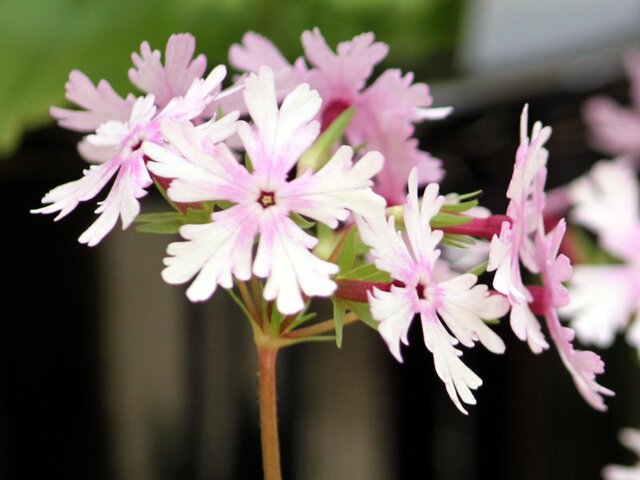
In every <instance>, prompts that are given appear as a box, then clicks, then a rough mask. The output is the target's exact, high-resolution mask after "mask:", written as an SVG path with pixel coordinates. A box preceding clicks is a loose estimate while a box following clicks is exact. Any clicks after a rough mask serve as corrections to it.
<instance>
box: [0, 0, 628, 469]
mask: <svg viewBox="0 0 640 480" xmlns="http://www.w3.org/2000/svg"><path fill="white" fill-rule="evenodd" d="M314 26H319V27H320V29H321V30H322V32H323V34H324V35H325V37H326V38H327V40H328V42H329V43H330V44H331V45H332V46H335V44H336V43H337V42H338V41H341V40H347V39H350V38H351V37H353V36H354V35H356V34H358V33H361V32H363V31H374V32H375V33H376V36H377V39H379V40H381V41H384V42H387V43H388V44H389V45H390V46H391V51H390V55H389V57H388V58H387V60H386V61H385V63H384V65H382V67H381V68H386V67H401V68H402V69H403V70H405V71H414V72H416V78H417V80H419V81H424V82H427V83H429V84H430V85H431V86H432V90H433V95H434V98H435V102H436V105H438V106H442V105H452V106H454V107H455V113H454V114H453V115H452V116H451V117H450V118H449V119H447V120H445V121H442V122H438V123H431V124H428V125H424V126H420V127H419V129H418V133H419V136H420V138H421V145H422V146H423V148H424V149H426V150H428V151H430V152H432V153H433V154H434V155H436V156H438V157H440V158H442V159H443V160H444V165H445V169H446V171H447V177H446V179H445V181H444V187H443V188H444V191H460V192H466V191H470V190H475V189H477V188H482V189H483V190H484V191H485V195H484V197H483V199H482V201H483V203H484V204H486V206H488V207H490V208H492V209H495V210H496V211H501V210H503V209H504V208H505V206H506V200H505V198H504V192H505V190H506V185H507V183H508V180H509V178H510V176H511V169H512V165H513V160H514V155H515V150H516V148H517V144H518V119H519V114H520V111H521V109H522V105H523V104H524V103H525V102H528V103H529V104H530V119H532V120H533V119H535V120H541V121H543V122H544V123H545V124H548V125H551V126H552V127H553V131H554V133H553V137H552V140H551V142H550V144H549V150H550V152H551V157H550V163H549V172H550V178H549V185H550V187H554V186H558V185H562V184H564V183H566V182H568V181H569V180H571V179H572V178H574V177H575V176H576V175H579V174H581V173H583V172H585V171H586V170H587V169H588V167H589V165H591V164H592V163H593V162H594V161H595V160H597V159H598V158H600V154H599V153H598V152H594V151H592V150H590V149H589V148H588V146H587V137H586V132H585V128H584V124H583V122H582V120H581V113H580V106H581V104H582V103H583V101H584V100H585V99H586V98H588V97H589V96H591V95H593V94H594V93H596V92H600V93H602V92H604V93H606V94H609V95H612V96H614V97H615V98H617V99H619V100H620V101H622V102H625V103H626V102H628V95H627V89H628V84H627V82H626V80H625V78H624V75H623V71H622V67H621V56H622V54H623V52H625V51H627V50H628V49H630V48H633V47H634V46H635V47H637V46H638V45H640V28H639V27H640V0H608V1H607V2H602V1H600V0H564V1H563V2H557V1H552V0H535V1H533V0H469V1H463V0H366V1H365V0H309V1H305V2H297V3H288V2H285V1H284V0H271V1H269V0H217V1H215V2H214V1H213V0H183V1H181V2H171V1H169V0H157V1H155V2H146V3H142V2H125V1H123V0H94V1H91V2H86V1H81V0H50V1H46V2H45V1H42V0H4V1H3V2H0V157H1V160H0V219H1V220H2V229H3V235H2V236H1V237H0V251H2V252H4V255H5V256H6V257H5V260H4V261H3V262H2V270H1V271H2V272H3V274H4V275H3V277H4V279H5V281H4V287H3V289H2V293H1V294H0V300H1V302H2V307H3V308H2V309H1V310H0V311H1V312H2V323H1V325H2V329H1V333H0V479H2V480H4V479H7V480H18V479H20V480H21V479H25V480H26V479H41V478H65V479H67V480H73V479H83V480H86V479H118V480H155V479H159V480H165V479H166V480H174V479H175V480H177V479H180V480H218V479H220V480H226V479H253V478H260V476H261V474H260V446H259V436H258V420H257V398H256V376H255V371H256V367H255V355H254V352H253V346H252V340H251V332H250V329H249V326H248V324H247V322H246V321H245V320H244V319H243V318H242V317H241V316H240V314H239V312H238V311H237V310H236V309H235V307H234V305H232V304H231V303H230V302H229V300H228V298H227V297H226V296H225V294H224V293H222V292H220V293H218V295H216V297H215V299H214V300H213V301H212V302H211V303H210V304H208V305H204V306H203V305H198V306H194V305H190V304H188V302H186V300H185V298H184V294H183V289H182V288H180V287H168V286H166V285H164V284H163V283H162V281H161V279H160V275H159V273H160V270H161V267H162V266H161V258H162V256H163V254H164V250H165V248H166V244H167V243H168V240H169V239H168V238H167V237H164V236H162V237H161V236H151V235H141V234H136V233H135V232H133V231H132V230H131V231H126V232H120V231H114V233H113V234H112V235H110V236H109V237H108V238H107V240H105V241H103V242H102V243H101V244H100V245H99V246H97V247H95V248H87V247H85V246H82V245H79V244H78V243H77V240H76V239H77V237H78V236H79V234H80V233H81V232H82V231H84V229H85V228H86V227H87V226H88V225H89V224H90V222H91V221H92V217H93V213H92V211H93V209H94V208H95V204H94V202H89V205H82V206H80V207H79V208H78V209H76V211H75V212H73V213H72V214H71V215H69V216H68V217H67V218H65V219H64V220H63V221H61V222H59V223H54V222H53V221H52V218H51V217H48V216H47V217H45V216H32V215H29V213H28V210H29V209H31V208H35V207H37V206H38V205H39V201H40V198H41V197H42V195H43V194H44V193H45V192H46V191H48V190H49V189H51V188H52V187H54V186H56V185H59V184H61V183H64V182H67V181H70V180H73V179H76V178H78V177H79V176H80V174H81V170H82V169H83V168H85V164H84V163H83V161H82V160H81V159H80V157H79V156H78V154H77V153H76V150H75V145H76V143H77V142H78V140H79V139H80V136H79V135H77V134H74V133H72V132H68V131H66V130H62V129H60V128H57V127H56V126H54V125H53V123H52V122H51V120H50V118H49V115H48V108H49V105H64V83H65V81H66V78H67V75H68V73H69V71H70V70H71V69H74V68H75V69H80V70H82V71H84V72H85V73H87V74H88V75H89V76H90V77H91V78H92V80H94V81H97V80H98V79H101V78H106V79H108V80H109V81H110V82H111V83H112V84H113V85H114V86H115V88H116V90H117V91H118V92H119V93H121V94H125V93H127V92H128V91H130V89H131V88H132V87H131V86H130V85H129V84H128V80H127V76H126V72H127V70H128V68H129V65H130V53H131V52H132V51H135V50H138V48H139V45H140V42H141V41H142V40H148V41H149V42H150V43H151V45H152V47H154V48H158V49H163V47H164V44H165V42H166V40H167V38H168V37H169V35H170V34H171V33H174V32H184V31H187V32H191V33H193V34H194V35H195V36H196V37H197V41H198V46H197V52H198V53H205V54H206V55H207V57H208V59H209V65H210V66H212V65H215V64H218V63H226V59H227V50H228V47H229V46H230V44H231V43H233V42H238V41H239V40H240V38H241V36H242V34H243V33H244V32H245V31H247V30H255V31H258V32H260V33H262V34H264V35H266V36H267V37H269V38H271V39H272V40H273V41H274V42H275V43H276V45H278V46H279V47H280V48H281V49H282V51H283V52H284V53H285V55H286V56H287V57H288V58H289V59H291V60H293V59H294V58H296V57H297V56H299V55H300V54H301V53H302V52H301V47H300V41H299V38H300V34H301V32H302V31H303V30H304V29H309V28H312V27H314ZM143 208H144V209H145V211H154V210H159V209H162V208H163V206H162V202H161V200H160V198H157V197H156V196H155V195H153V194H150V195H149V196H148V197H147V198H146V199H145V201H144V206H143ZM116 230H117V229H116ZM320 308H323V307H322V306H320ZM328 315H330V312H327V316H328ZM507 327H508V326H507V325H501V326H499V327H498V331H499V333H500V334H501V336H502V337H503V338H505V340H506V342H507V353H506V354H505V355H504V356H494V355H492V354H490V353H488V352H486V351H483V350H482V349H481V348H476V349H474V350H472V351H465V361H466V362H467V364H468V365H469V366H470V367H471V368H472V369H473V370H474V371H476V372H477V373H478V374H479V375H480V376H481V377H482V378H483V380H484V385H483V386H482V387H481V388H480V389H479V391H478V394H477V399H478V406H477V407H474V408H472V409H471V412H470V415H469V417H465V416H463V415H461V414H460V413H459V412H458V411H457V410H456V409H455V408H454V406H453V405H452V404H451V402H450V400H449V399H448V397H447V396H446V394H445V392H444V388H443V386H442V384H441V382H440V380H439V379H437V377H436V374H435V372H434V368H433V361H432V357H431V355H430V354H429V353H428V352H427V351H426V349H425V347H424V345H423V343H422V340H421V332H420V329H419V328H416V329H412V331H411V339H410V340H411V342H410V343H411V347H410V348H408V349H407V350H406V351H405V363H404V364H403V365H400V364H398V363H396V362H395V360H394V359H393V358H392V357H391V355H389V353H388V351H387V349H386V346H385V345H384V344H383V342H382V341H381V339H380V338H379V336H378V335H376V334H375V332H373V331H371V330H370V329H368V328H367V327H364V326H361V325H357V326H353V327H349V328H348V329H347V332H346V335H345V340H344V346H343V348H342V349H341V350H337V349H336V348H335V346H334V345H333V344H315V345H304V346H300V347H296V348H292V349H288V350H287V351H284V352H283V353H282V354H281V356H280V360H279V361H280V363H279V389H280V391H279V400H280V422H281V435H282V449H283V461H284V473H285V478H288V479H294V478H295V479H305V480H309V479H311V480H315V479H318V480H320V479H322V480H326V479H336V480H341V479H350V480H359V479H363V480H377V479H379V480H387V479H401V480H404V479H416V478H429V479H437V480H445V479H471V480H474V479H514V478H517V479H531V480H534V479H535V480H539V479H558V480H566V479H574V478H575V479H577V478H579V479H595V478H599V471H600V469H601V467H602V466H603V465H605V464H607V463H612V462H617V463H624V462H631V460H632V458H631V457H630V454H629V453H627V452H625V451H624V450H623V449H622V447H620V446H619V445H618V444H617V440H616V433H617V431H618V430H619V428H621V427H623V426H626V425H635V426H638V425H640V408H639V407H638V405H640V368H639V366H638V361H637V357H636V354H635V352H634V351H632V350H631V348H629V347H627V346H626V344H625V343H624V342H623V341H622V340H620V341H619V342H618V343H616V345H614V347H613V348H611V349H609V350H606V351H602V352H599V353H601V355H602V356H603V358H604V359H605V361H606V363H607V371H606V373H605V374H604V375H603V376H602V381H601V383H602V384H604V385H606V386H608V387H610V388H612V389H613V390H615V391H616V392H617V396H616V397H614V398H612V399H610V400H609V401H608V404H609V405H610V410H609V412H608V413H606V414H602V413H598V412H595V411H593V410H592V409H590V408H589V407H588V406H587V405H586V404H585V402H584V401H583V400H582V399H581V398H580V397H579V395H578V394H577V392H576V390H575V387H574V385H573V383H572V381H571V379H570V376H569V374H568V373H567V372H566V371H565V369H564V368H563V366H562V364H561V362H560V359H559V357H558V356H557V353H556V352H555V351H554V350H553V349H552V350H551V351H547V352H545V353H543V354H542V355H539V356H534V355H533V354H531V353H530V352H529V351H528V349H527V348H526V346H525V345H523V344H521V343H520V342H518V341H517V340H516V339H515V337H514V336H513V335H512V334H511V332H510V331H508V328H507Z"/></svg>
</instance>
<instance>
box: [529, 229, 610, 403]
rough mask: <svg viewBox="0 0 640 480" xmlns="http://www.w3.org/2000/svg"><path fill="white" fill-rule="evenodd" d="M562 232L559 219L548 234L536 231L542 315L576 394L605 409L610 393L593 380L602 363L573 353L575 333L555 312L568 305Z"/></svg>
mask: <svg viewBox="0 0 640 480" xmlns="http://www.w3.org/2000/svg"><path fill="white" fill-rule="evenodd" d="M565 230H566V225H565V222H564V220H561V221H560V222H559V223H558V225H556V227H555V228H554V229H553V230H552V231H551V232H549V234H547V235H544V234H543V233H542V232H539V233H538V235H537V236H536V252H537V264H538V267H539V271H540V276H541V277H542V285H543V286H542V288H543V292H544V294H543V295H544V301H543V302H542V303H543V307H542V313H543V315H544V317H545V320H546V324H547V329H548V330H549V334H550V335H551V338H552V339H553V342H554V344H555V346H556V348H557V349H558V353H559V354H560V358H561V359H562V363H564V365H565V367H566V368H567V370H568V371H569V373H571V376H572V377H573V381H574V383H575V384H576V387H577V388H578V391H579V392H580V394H581V395H582V396H583V397H584V399H585V400H586V401H587V403H588V404H589V405H591V406H592V407H593V408H595V409H596V410H606V409H607V407H606V405H605V404H604V400H603V398H602V395H613V392H612V391H611V390H609V389H608V388H605V387H603V386H601V385H599V384H598V383H597V382H596V381H595V377H596V375H598V374H601V373H603V372H604V363H603V362H602V360H601V359H600V357H599V356H598V355H596V354H595V353H593V352H589V351H581V350H574V348H573V344H572V343H571V342H572V341H573V338H574V336H575V332H574V331H573V330H572V329H571V328H568V327H563V326H562V325H561V324H560V320H559V318H558V313H557V309H558V308H560V307H564V306H566V305H567V304H568V303H569V292H568V291H567V289H566V288H565V287H564V286H563V285H562V282H565V281H567V280H569V278H571V264H570V263H569V259H568V258H567V257H566V256H565V255H562V254H560V255H558V251H559V249H560V244H561V242H562V238H563V237H564V233H565Z"/></svg>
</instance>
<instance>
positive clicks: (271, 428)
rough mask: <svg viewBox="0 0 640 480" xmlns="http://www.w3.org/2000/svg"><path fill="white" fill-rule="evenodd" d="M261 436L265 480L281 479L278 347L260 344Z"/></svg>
mask: <svg viewBox="0 0 640 480" xmlns="http://www.w3.org/2000/svg"><path fill="white" fill-rule="evenodd" d="M257 347H258V378H259V392H260V436H261V440H262V469H263V471H264V480H281V479H282V473H281V471H280V442H279V439H278V413H277V406H276V357H277V354H278V348H277V347H273V346H270V345H260V344H258V346H257Z"/></svg>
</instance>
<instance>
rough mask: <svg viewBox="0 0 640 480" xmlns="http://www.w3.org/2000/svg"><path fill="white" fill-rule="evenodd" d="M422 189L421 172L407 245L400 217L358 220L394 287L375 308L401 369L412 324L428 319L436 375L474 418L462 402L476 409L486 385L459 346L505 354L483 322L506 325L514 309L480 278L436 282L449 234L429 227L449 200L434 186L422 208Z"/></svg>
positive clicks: (412, 189)
mask: <svg viewBox="0 0 640 480" xmlns="http://www.w3.org/2000/svg"><path fill="white" fill-rule="evenodd" d="M417 189H418V175H417V171H416V170H415V169H414V170H413V171H412V172H411V175H410V177H409V195H408V197H407V200H406V204H405V206H404V224H405V227H406V236H405V237H403V234H402V233H400V232H398V231H396V228H395V226H394V223H395V222H394V220H395V219H394V217H393V216H392V217H390V218H389V221H388V222H387V221H385V217H384V214H383V213H382V212H380V213H378V214H377V215H376V216H366V217H360V216H356V221H357V224H358V231H359V232H360V235H361V238H362V241H363V242H364V243H365V244H366V245H368V246H370V247H371V250H370V255H371V256H372V257H373V259H374V261H375V264H376V266H377V267H378V268H379V269H381V270H384V271H386V272H388V273H390V274H391V276H392V278H393V280H394V284H393V285H392V286H391V289H390V291H388V292H387V291H382V290H380V289H377V288H374V289H373V290H372V292H370V293H369V305H370V307H371V313H372V316H373V318H374V319H375V320H377V321H378V322H380V326H379V329H378V330H379V332H380V334H381V335H382V338H384V340H385V341H386V342H387V345H388V346H389V350H391V353H392V354H393V355H394V356H395V357H396V358H397V359H398V361H402V355H401V353H400V343H401V342H402V343H404V344H407V343H408V339H407V335H408V331H409V326H410V324H411V321H412V320H413V317H414V315H416V314H419V315H420V319H421V322H422V332H423V335H424V342H425V345H426V346H427V348H428V349H429V351H430V352H431V353H432V354H433V359H434V363H435V368H436V372H437V374H438V376H439V377H440V379H441V380H442V381H443V382H444V384H445V386H446V389H447V392H448V394H449V396H450V397H451V400H453V402H454V404H455V405H456V406H457V407H458V409H459V410H460V411H461V412H463V413H465V414H466V413H467V411H466V410H465V409H464V407H463V406H462V402H464V403H466V404H471V405H474V404H475V403H476V401H475V398H474V396H473V394H472V393H471V390H473V389H476V388H478V387H479V386H480V385H481V384H482V380H481V379H480V378H479V377H478V376H477V375H476V374H475V373H474V372H473V371H472V370H471V369H469V368H468V367H467V366H466V365H465V364H464V363H462V361H461V360H460V358H459V357H460V355H462V352H461V351H460V350H458V349H457V348H455V346H456V345H457V344H458V343H461V344H462V345H464V346H466V347H473V346H474V344H475V342H476V341H480V343H482V344H483V345H484V346H485V347H486V348H487V349H489V350H490V351H492V352H494V353H503V352H504V349H505V346H504V343H503V342H502V340H501V339H500V337H498V335H496V334H495V333H494V332H493V331H492V330H491V329H490V328H489V327H488V326H487V325H486V324H485V323H484V322H483V319H495V318H499V317H501V316H502V315H504V314H505V313H506V312H507V310H508V308H509V305H508V302H507V301H506V300H505V299H504V298H503V297H502V296H500V295H490V294H489V292H488V290H487V287H486V285H476V281H477V277H476V276H475V275H472V274H464V275H456V276H454V277H453V278H451V279H448V280H444V281H439V280H437V279H436V276H435V269H436V266H437V262H438V257H439V256H440V250H438V249H437V248H436V247H437V245H438V244H439V242H440V240H441V239H442V231H439V230H436V231H432V230H431V227H430V225H429V222H430V220H431V218H432V217H433V216H434V215H435V214H437V213H438V211H439V210H440V207H441V206H442V204H443V203H444V197H442V196H439V195H438V185H437V184H430V185H428V186H427V189H426V191H425V193H424V196H423V198H422V203H421V204H419V202H418V192H417ZM445 325H446V328H445ZM447 329H448V330H447Z"/></svg>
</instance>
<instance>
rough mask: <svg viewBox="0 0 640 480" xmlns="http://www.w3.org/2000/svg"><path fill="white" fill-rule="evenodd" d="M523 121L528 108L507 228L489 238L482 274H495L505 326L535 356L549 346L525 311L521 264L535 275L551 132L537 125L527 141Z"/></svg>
mask: <svg viewBox="0 0 640 480" xmlns="http://www.w3.org/2000/svg"><path fill="white" fill-rule="evenodd" d="M527 117H528V106H527V105H525V107H524V109H523V110H522V115H521V117H520V146H519V147H518V151H517V153H516V162H515V165H514V169H513V176H512V178H511V182H510V183H509V188H508V189H507V198H509V200H510V202H509V206H508V207H507V216H509V217H510V218H511V220H512V223H511V224H510V223H509V222H504V223H503V224H502V229H501V231H500V235H499V236H494V238H493V239H492V241H491V247H490V253H489V264H488V267H487V270H488V271H494V270H495V271H496V274H495V277H494V281H493V286H494V288H495V289H496V290H497V291H498V292H500V293H502V294H504V295H506V296H507V299H508V300H509V303H510V304H511V315H510V322H511V328H512V329H513V331H514V333H515V334H516V336H517V337H518V338H519V339H520V340H523V341H527V342H528V344H529V347H530V348H531V350H532V351H533V352H534V353H539V352H541V351H542V350H544V349H546V348H548V347H549V345H548V343H547V342H546V340H545V339H544V335H543V334H542V330H541V326H540V322H538V320H537V319H536V318H535V316H534V315H533V313H532V312H531V310H530V308H529V306H528V304H529V303H530V302H531V301H532V300H533V298H532V296H531V294H530V293H529V291H528V290H527V288H526V287H525V286H524V284H523V282H522V274H521V271H520V261H522V263H523V264H524V265H525V266H526V267H527V269H529V270H530V271H532V272H534V273H537V272H538V265H537V263H536V260H535V245H534V236H535V233H536V232H537V231H539V230H540V229H541V228H542V210H543V208H544V200H543V198H544V183H545V179H546V163H547V157H548V155H549V152H548V151H547V149H546V148H544V144H545V143H546V141H547V140H548V139H549V137H550V135H551V128H549V127H542V124H541V123H540V122H536V123H535V124H534V125H533V130H532V133H531V139H529V136H528V134H527V123H528V121H527Z"/></svg>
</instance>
